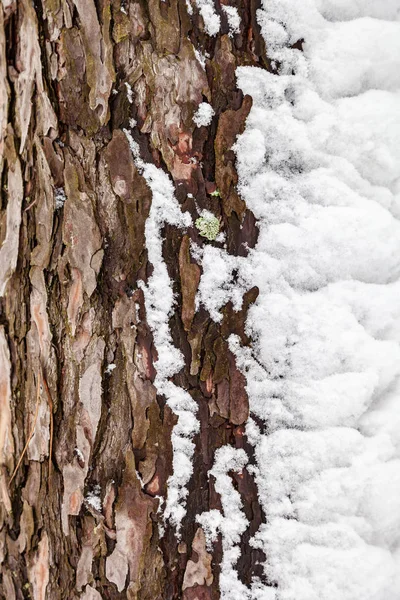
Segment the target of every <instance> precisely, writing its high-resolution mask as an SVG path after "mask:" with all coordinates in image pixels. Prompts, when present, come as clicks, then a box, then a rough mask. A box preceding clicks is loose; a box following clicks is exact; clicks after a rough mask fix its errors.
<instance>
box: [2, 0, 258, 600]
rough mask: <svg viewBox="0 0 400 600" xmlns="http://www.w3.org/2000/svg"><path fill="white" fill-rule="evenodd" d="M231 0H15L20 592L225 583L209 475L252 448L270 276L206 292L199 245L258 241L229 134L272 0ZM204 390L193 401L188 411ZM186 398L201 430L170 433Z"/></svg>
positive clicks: (6, 548)
mask: <svg viewBox="0 0 400 600" xmlns="http://www.w3.org/2000/svg"><path fill="white" fill-rule="evenodd" d="M198 4H199V6H201V3H198ZM216 4H217V14H218V15H219V18H220V30H219V32H218V33H216V34H215V35H209V33H210V31H208V32H207V31H206V27H205V23H204V21H203V18H202V16H201V14H200V13H199V10H198V7H197V5H196V3H195V2H194V1H193V0H192V1H191V2H188V1H186V2H185V0H167V1H163V0H148V1H145V0H139V1H134V0H97V1H95V0H37V1H35V2H31V0H3V3H2V5H1V8H0V173H1V200H0V202H1V204H0V209H1V210H0V214H1V221H0V244H1V247H0V294H1V296H2V297H1V301H0V302H1V303H0V306H1V325H0V393H1V396H0V402H1V405H0V409H1V414H0V457H1V472H0V563H1V580H0V596H1V597H2V598H7V600H14V599H22V598H33V599H34V600H45V599H46V598H47V599H51V600H55V599H64V598H65V599H75V598H84V599H86V600H89V599H90V600H94V599H97V598H104V599H117V598H129V599H136V598H137V599H141V600H145V599H146V600H157V599H175V598H184V599H186V600H189V599H190V600H194V599H196V598H197V599H198V600H200V599H201V600H203V599H211V598H212V599H214V598H218V597H219V583H218V581H219V564H220V561H221V556H222V545H221V540H220V539H218V541H217V542H216V543H215V544H214V545H213V547H212V549H211V548H210V547H209V546H207V547H206V543H205V536H204V532H203V530H202V528H201V527H200V525H199V523H198V522H197V521H196V518H197V517H198V516H199V515H201V514H202V513H204V512H207V511H210V510H212V509H218V510H220V509H221V502H220V498H219V495H218V493H217V491H216V489H215V480H214V478H213V476H209V474H208V472H209V471H210V469H212V467H213V464H214V456H215V451H216V450H217V449H218V448H220V447H221V446H224V445H229V446H232V447H234V448H245V449H246V451H247V453H248V454H249V455H250V456H251V447H250V446H249V445H248V444H247V442H246V439H245V436H244V427H243V424H244V423H245V421H246V418H247V416H248V402H247V396H246V392H245V380H244V377H243V376H242V375H241V374H240V373H239V371H238V369H237V367H236V364H235V359H234V356H233V354H232V353H231V352H230V350H229V348H228V344H227V339H228V337H229V336H230V334H232V333H234V334H237V335H238V336H240V338H241V341H242V343H243V344H245V345H246V344H249V343H250V340H249V339H248V338H247V337H246V334H245V330H244V323H245V317H246V311H247V307H248V306H249V304H250V303H251V302H253V301H254V300H255V298H256V296H257V290H256V289H253V290H250V292H248V293H247V294H246V296H245V298H244V299H243V306H242V309H241V310H239V311H235V310H234V307H233V305H232V303H228V304H227V305H226V306H225V308H224V310H223V319H222V320H221V321H220V322H219V323H218V322H215V321H213V320H212V319H211V318H210V315H209V313H208V312H207V311H206V310H205V308H204V307H202V306H200V307H199V306H198V305H197V304H196V302H195V297H196V292H197V289H198V285H199V279H200V275H201V267H200V266H199V265H198V264H196V260H195V258H193V252H192V250H193V248H196V246H195V245H194V243H195V244H197V246H200V247H203V246H204V245H205V244H213V245H215V246H217V247H223V246H224V244H225V247H226V249H227V251H228V253H230V254H232V255H235V256H245V255H246V253H247V252H248V248H251V247H253V246H254V244H255V242H256V238H257V227H256V224H255V219H254V217H253V215H252V214H251V213H250V211H249V210H247V208H246V206H245V204H244V202H243V200H242V199H241V198H240V196H239V195H238V193H237V191H236V189H235V185H236V183H237V175H236V171H235V164H234V153H233V151H232V150H231V147H232V145H233V143H234V141H235V138H236V136H237V134H238V133H240V132H242V131H243V129H244V124H245V119H246V116H247V114H248V112H249V110H250V107H251V99H250V98H249V97H244V98H243V95H242V93H241V92H240V91H239V90H238V89H237V88H236V84H235V69H236V67H237V66H239V65H254V66H258V67H261V68H268V67H269V65H268V62H267V59H266V55H265V47H264V45H263V41H262V38H261V36H260V33H259V29H258V25H257V22H256V10H257V8H258V1H257V0H235V2H234V5H235V6H236V8H237V9H238V13H239V15H240V17H241V20H240V25H239V28H238V29H237V31H233V29H232V24H231V25H230V26H229V24H228V20H227V16H228V13H227V12H226V11H224V10H223V4H225V2H223V1H222V0H221V4H220V3H219V2H217V3H216ZM189 13H192V14H189ZM211 33H212V32H211ZM202 102H204V103H205V105H206V104H210V105H211V106H212V109H213V111H214V116H213V118H212V120H211V121H210V122H209V120H207V118H206V119H204V118H201V115H200V117H199V116H198V113H197V112H196V111H197V110H198V107H199V105H200V104H201V103H202ZM203 106H204V105H203ZM210 116H211V115H210ZM193 119H194V120H193ZM196 119H197V122H198V125H199V126H196ZM207 123H209V124H207ZM151 165H153V166H154V165H155V167H156V168H157V169H158V170H157V172H155V171H151V168H154V167H151ZM149 173H150V175H149ZM151 173H153V174H154V173H156V176H155V177H156V178H157V177H158V178H159V182H160V185H161V187H162V186H163V185H165V186H166V188H165V190H161V192H164V191H165V194H166V195H168V194H169V193H170V192H171V194H172V191H171V190H169V188H168V185H170V184H168V182H167V180H168V178H169V181H171V182H173V187H174V193H175V198H176V200H177V202H178V203H179V205H180V208H181V211H182V215H183V214H184V213H185V212H186V213H189V214H190V216H191V218H192V223H191V224H189V222H188V221H187V223H186V224H185V223H183V224H182V223H180V218H181V217H176V218H175V217H170V216H168V214H164V213H166V212H167V210H166V211H164V210H163V209H164V206H163V201H162V198H161V200H160V201H159V203H158V204H157V203H156V201H155V198H156V196H157V194H160V190H159V191H158V192H157V191H156V190H155V186H156V184H157V181H158V180H157V181H156V183H155V184H152V179H151V177H152V175H151ZM163 182H164V183H163ZM165 182H167V183H165ZM167 188H168V189H167ZM171 194H170V195H171ZM171 198H172V196H171ZM204 210H208V211H210V212H212V213H213V214H214V215H216V216H217V217H218V218H219V221H220V222H219V227H218V228H219V229H220V230H221V231H222V232H223V233H224V234H225V241H224V240H223V239H222V238H217V240H215V239H214V238H215V236H210V238H211V239H207V237H206V236H205V235H200V231H199V226H197V227H196V226H195V225H194V223H195V221H196V219H197V218H198V217H199V215H201V214H202V211H204ZM203 214H207V213H203ZM153 226H154V227H156V229H157V227H158V229H159V231H160V233H159V234H158V233H157V232H156V233H154V231H153V230H152V227H153ZM157 231H158V230H157ZM157 235H158V237H157ZM161 239H162V255H161V252H159V260H158V261H157V260H155V259H157V256H158V255H157V243H156V242H157V240H158V241H160V240H161ZM218 240H219V241H218ZM164 264H165V265H166V269H165V268H164V267H163V265H164ZM163 268H164V271H163ZM172 292H173V296H172ZM164 294H165V298H164ZM157 311H158V312H157ZM160 311H161V316H162V315H164V313H165V315H166V316H167V317H168V327H169V329H168V327H165V323H163V322H162V319H161V320H160V318H159V313H160ZM163 311H164V312H163ZM157 315H158V316H157ZM164 330H165V331H164ZM169 336H170V337H171V338H172V339H169ZM174 347H175V348H176V349H178V350H179V351H180V353H181V354H177V355H176V356H177V357H178V358H179V357H180V356H183V360H182V361H181V362H182V364H180V362H179V360H180V358H179V360H177V366H176V370H175V371H174V372H171V371H168V369H166V370H165V372H162V368H161V366H160V365H161V364H163V362H162V361H163V360H164V359H163V358H162V356H161V355H162V353H165V352H167V354H168V353H170V352H171V353H173V352H175V350H174ZM171 356H172V354H171ZM173 356H175V355H173ZM166 360H168V357H167V358H166ZM170 384H171V385H172V384H173V387H170ZM181 391H182V393H185V396H184V398H185V400H183V401H182V405H181V404H179V403H178V404H179V405H178V408H177V409H176V410H175V411H174V410H173V408H174V402H175V400H174V398H175V396H176V397H177V398H178V397H179V394H180V392H181ZM187 395H189V398H190V399H191V401H192V402H193V405H194V407H195V408H194V409H193V407H192V405H191V404H190V403H189V404H190V407H191V408H190V409H188V410H186V409H182V406H183V405H184V404H185V402H186V403H187V404H188V400H187V397H188V396H187ZM177 402H178V401H177ZM185 406H186V405H185ZM185 411H186V412H185ZM187 413H188V414H189V413H190V414H191V415H192V417H191V418H193V419H194V421H193V422H194V425H192V429H191V432H192V433H193V434H194V435H192V438H190V435H186V433H187V432H186V433H185V431H184V432H183V433H182V432H181V433H180V430H179V428H177V429H175V430H174V428H175V427H177V423H179V420H180V419H182V422H181V429H184V424H185V422H186V421H185V419H186V417H188V414H187ZM196 419H197V420H196ZM173 430H174V434H173ZM189 433H190V432H189ZM192 442H193V443H194V449H193V447H192V446H191V443H192ZM180 443H183V444H184V445H185V446H184V448H185V449H184V451H183V454H182V451H180V450H179V444H180ZM26 444H28V445H27V449H26V451H25V452H24V447H25V445H26ZM191 456H193V470H192V472H191V471H190V469H191V467H190V465H189V467H188V466H187V464H186V463H187V461H188V460H189V459H190V457H191ZM20 457H22V460H21V462H20V464H18V461H19V459H20ZM173 461H174V462H173ZM185 461H186V462H185ZM185 468H186V470H185ZM187 468H189V472H187ZM14 470H16V472H15V476H14V478H13V479H12V474H13V472H14ZM232 478H233V483H234V486H235V488H236V489H237V490H238V491H239V493H240V497H241V501H242V503H243V507H244V508H243V510H244V512H245V514H246V516H247V518H248V519H249V521H250V526H249V528H248V529H247V530H246V531H245V533H244V534H243V536H242V539H241V542H240V547H241V551H242V555H241V557H240V559H239V561H238V573H239V577H240V578H241V579H242V581H243V583H245V584H249V582H250V580H251V578H252V577H254V576H257V575H258V576H259V577H260V578H262V568H261V565H260V564H261V563H262V561H263V560H264V557H263V555H262V553H261V551H259V550H257V549H254V548H252V547H251V546H250V545H249V539H250V537H251V536H252V535H253V534H254V532H255V531H256V530H257V529H258V527H259V525H260V523H261V522H262V521H263V515H262V511H261V509H260V505H259V503H258V499H257V491H256V487H255V484H254V482H253V480H252V477H251V475H250V473H249V471H248V470H247V469H246V468H243V470H242V471H240V472H239V473H233V474H232ZM184 509H185V510H186V512H185V513H184Z"/></svg>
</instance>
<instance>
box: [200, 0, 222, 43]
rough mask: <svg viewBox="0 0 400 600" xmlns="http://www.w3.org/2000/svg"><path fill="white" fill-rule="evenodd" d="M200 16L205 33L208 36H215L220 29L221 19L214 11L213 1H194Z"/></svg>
mask: <svg viewBox="0 0 400 600" xmlns="http://www.w3.org/2000/svg"><path fill="white" fill-rule="evenodd" d="M195 1H196V5H197V8H198V9H199V12H200V15H201V16H202V18H203V21H204V28H205V30H206V33H208V35H210V36H214V35H217V33H218V32H219V30H220V27H221V17H220V16H219V15H218V14H217V12H216V10H215V5H214V0H195Z"/></svg>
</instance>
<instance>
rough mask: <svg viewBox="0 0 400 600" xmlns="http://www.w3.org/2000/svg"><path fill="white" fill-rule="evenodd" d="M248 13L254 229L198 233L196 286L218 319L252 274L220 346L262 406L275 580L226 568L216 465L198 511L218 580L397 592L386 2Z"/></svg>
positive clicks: (260, 594) (366, 593) (252, 434)
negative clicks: (253, 27)
mask: <svg viewBox="0 0 400 600" xmlns="http://www.w3.org/2000/svg"><path fill="white" fill-rule="evenodd" d="M258 18H259V22H260V24H261V26H262V32H263V34H264V36H265V39H266V42H267V47H268V50H269V55H270V57H271V58H272V59H274V60H275V61H276V65H280V75H279V76H278V75H272V74H270V73H268V72H266V71H264V70H261V69H257V68H254V67H241V68H239V69H238V71H237V79H238V85H239V87H240V88H241V89H242V90H243V91H244V93H247V94H250V95H251V96H252V97H253V108H252V110H251V112H250V115H249V117H248V119H247V125H246V130H245V132H244V133H243V134H242V135H241V136H240V138H239V139H238V141H237V143H236V153H237V166H238V173H239V191H240V193H241V195H242V197H243V198H244V200H245V201H246V204H247V206H248V207H249V208H250V209H251V210H252V211H253V213H254V214H255V216H256V218H257V219H258V224H259V227H260V235H259V239H258V243H257V246H256V248H255V249H254V250H253V251H251V252H250V254H249V256H248V258H246V259H238V258H235V257H232V256H228V255H227V254H226V252H225V251H224V250H221V249H217V248H213V247H212V246H208V247H207V248H206V249H205V250H204V252H203V255H202V265H203V270H204V273H203V275H202V280H201V282H200V288H199V297H198V299H199V301H201V302H203V303H204V304H205V305H206V306H207V308H208V310H209V311H210V314H211V316H212V317H213V318H214V319H215V320H220V314H219V312H218V311H219V309H220V308H221V307H222V306H223V305H224V304H225V302H226V301H227V299H232V297H233V296H234V295H235V294H236V295H237V296H236V305H237V306H238V305H239V304H240V299H239V296H240V295H241V294H242V293H243V291H244V290H245V289H247V288H248V287H249V286H250V285H257V286H258V287H259V289H260V295H259V297H258V299H257V301H256V303H255V304H254V305H253V306H252V307H251V309H250V311H249V315H248V320H247V332H248V334H249V335H251V337H252V339H253V340H254V341H253V345H252V348H251V349H248V348H246V349H245V348H241V347H240V343H239V340H238V339H237V338H235V337H233V336H232V338H231V339H230V346H231V349H232V350H233V351H234V352H235V354H236V357H237V361H238V364H239V367H240V368H241V369H242V371H243V372H244V373H245V375H246V377H247V389H248V392H249V397H250V409H251V414H252V415H253V416H257V417H258V419H261V421H263V422H264V428H263V430H262V431H261V430H260V428H259V426H257V425H256V421H255V420H254V419H252V418H250V419H249V422H248V424H247V435H248V438H249V440H250V442H251V443H252V444H253V445H254V448H255V455H256V459H257V468H256V469H255V476H256V482H257V485H258V490H259V496H260V500H261V503H262V507H263V510H264V511H265V514H266V517H267V523H266V524H265V525H264V526H262V527H261V528H260V530H259V531H258V533H257V534H256V536H255V538H254V539H253V541H252V543H253V544H254V545H256V546H258V547H261V548H263V549H264V551H265V553H266V556H267V563H266V565H265V570H266V574H267V576H268V579H269V581H271V582H275V583H276V584H277V588H276V589H273V588H271V587H267V586H265V587H264V588H260V586H259V585H257V587H254V589H252V590H247V591H243V586H242V584H241V583H240V581H238V580H237V578H235V576H233V575H232V569H234V566H235V561H236V558H234V559H232V554H231V553H232V549H235V552H236V551H237V548H238V546H237V545H236V544H237V542H236V541H235V540H236V538H234V539H233V541H232V540H231V542H230V545H228V542H227V539H228V538H227V536H226V534H224V531H223V524H224V523H225V515H228V514H229V515H232V514H234V515H235V518H236V517H237V518H239V517H240V516H241V511H240V503H239V504H238V502H240V499H238V498H237V497H236V496H235V494H232V491H231V488H230V487H229V482H228V481H226V482H225V486H222V485H221V501H222V505H223V515H219V517H218V515H212V517H213V518H212V519H211V518H210V515H209V514H206V515H204V516H200V521H203V522H204V526H206V525H207V523H210V522H214V523H215V527H216V529H215V531H218V528H219V530H220V531H221V532H222V539H223V546H224V562H223V571H222V577H221V586H222V587H221V589H222V598H225V599H229V600H232V599H234V598H236V597H239V596H240V597H242V598H252V599H253V598H254V599H255V598H276V600H339V599H340V600H359V599H363V600H399V599H400V301H399V299H400V222H399V217H400V91H399V90H400V22H399V20H400V2H399V0H385V1H384V2H379V1H377V0H296V2H293V0H264V2H263V9H262V10H261V11H259V13H258ZM300 39H303V40H304V44H303V52H301V51H299V50H297V49H292V48H290V46H291V45H293V44H295V43H296V42H297V41H298V40H300ZM233 269H236V270H238V278H239V279H238V280H239V285H240V287H241V289H240V290H238V289H237V287H236V290H235V286H234V285H232V271H233ZM211 290H212V294H210V292H211ZM258 422H259V421H258ZM223 451H224V452H228V450H227V449H223ZM222 456H224V454H223V452H222V450H220V451H218V453H217V455H216V458H215V465H216V466H214V470H215V469H217V470H218V468H219V467H218V465H220V463H221V457H222ZM230 468H231V469H232V468H235V467H234V466H233V467H232V466H231V467H230ZM224 469H225V470H223V471H222V472H223V474H222V475H219V477H220V478H224V477H228V478H229V476H228V475H226V472H227V470H228V471H229V465H228V463H226V464H225V467H224ZM217 481H218V476H217ZM221 481H222V479H221ZM234 522H235V519H234V520H233V523H234ZM232 526H233V528H234V531H237V532H238V531H239V529H241V530H242V528H243V523H242V522H241V523H240V527H239V529H237V530H236V529H235V528H236V525H235V524H233V525H232ZM209 535H210V536H211V533H210V531H209ZM225 577H227V578H228V579H229V588H226V589H225V588H224V581H225ZM255 586H256V582H255ZM246 594H247V595H246Z"/></svg>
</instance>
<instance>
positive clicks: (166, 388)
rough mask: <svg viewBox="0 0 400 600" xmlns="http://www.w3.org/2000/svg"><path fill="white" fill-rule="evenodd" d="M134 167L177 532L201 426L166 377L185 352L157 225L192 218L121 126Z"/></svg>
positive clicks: (171, 514)
mask: <svg viewBox="0 0 400 600" xmlns="http://www.w3.org/2000/svg"><path fill="white" fill-rule="evenodd" d="M124 133H125V135H126V137H127V139H128V142H129V146H130V149H131V152H132V155H133V157H134V160H135V164H136V167H137V168H138V169H139V171H140V172H141V173H142V175H143V177H144V178H145V180H146V182H147V185H148V186H149V187H150V189H151V191H152V202H151V208H150V214H149V217H148V219H147V221H146V226H145V235H146V248H147V252H148V257H149V262H150V263H151V264H152V265H153V273H152V275H151V277H150V278H149V280H148V282H147V285H145V284H144V283H143V282H142V289H143V292H144V297H145V304H146V316H147V322H148V324H149V326H150V328H151V330H152V333H153V339H154V344H155V347H156V349H157V354H158V359H157V361H156V362H155V365H154V366H155V369H156V371H157V375H156V378H155V381H154V384H155V386H156V388H157V391H158V393H159V394H162V395H164V396H165V398H166V400H167V404H168V405H169V406H170V407H171V408H172V410H173V411H174V412H175V414H176V415H178V417H179V420H178V423H177V424H176V425H175V427H174V429H173V432H172V447H173V474H172V475H171V477H170V478H169V480H168V496H167V499H166V505H165V509H164V517H165V519H166V520H170V521H171V523H172V524H173V525H175V527H176V530H177V532H178V533H179V529H180V523H181V520H182V518H183V516H184V515H185V500H186V496H187V489H186V484H187V483H188V481H189V479H190V476H191V474H192V472H193V466H192V456H193V452H194V444H193V442H192V441H191V438H192V437H193V435H194V434H195V433H196V432H197V431H198V429H199V423H198V420H197V418H196V412H197V404H196V402H195V401H194V400H193V398H192V397H191V396H190V394H189V393H188V392H186V391H185V390H183V389H182V388H180V387H178V386H176V385H174V384H173V383H172V382H171V381H169V380H168V379H169V377H172V375H174V374H175V373H177V372H178V371H180V369H181V368H182V367H183V356H182V354H181V352H180V351H179V350H178V348H176V347H175V346H174V344H173V342H172V337H171V332H170V330H169V326H168V319H169V317H170V315H171V313H172V310H173V307H174V304H175V299H174V294H173V291H172V285H171V281H170V278H169V275H168V271H167V266H166V264H165V262H164V260H163V256H162V241H163V240H162V236H161V228H162V227H163V225H164V223H169V224H170V225H176V226H177V227H183V228H184V227H188V226H189V225H190V224H191V217H190V215H189V213H182V211H181V209H180V207H179V203H178V202H177V200H176V198H175V196H174V186H173V184H172V181H171V180H170V179H169V177H168V175H167V174H166V173H165V172H164V171H162V169H158V168H157V167H156V166H155V165H153V164H150V163H145V162H144V161H143V160H142V159H141V158H140V152H139V146H138V144H137V143H136V142H135V140H134V139H133V138H132V135H131V133H130V132H129V131H128V130H127V129H124Z"/></svg>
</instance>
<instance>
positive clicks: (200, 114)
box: [193, 102, 215, 127]
mask: <svg viewBox="0 0 400 600" xmlns="http://www.w3.org/2000/svg"><path fill="white" fill-rule="evenodd" d="M214 114H215V113H214V109H213V107H212V106H211V104H208V102H201V103H200V104H199V107H198V109H197V110H196V112H195V113H194V115H193V122H194V124H195V125H197V127H208V125H210V123H211V121H212V118H213V116H214Z"/></svg>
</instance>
